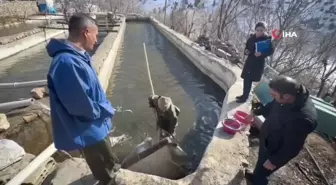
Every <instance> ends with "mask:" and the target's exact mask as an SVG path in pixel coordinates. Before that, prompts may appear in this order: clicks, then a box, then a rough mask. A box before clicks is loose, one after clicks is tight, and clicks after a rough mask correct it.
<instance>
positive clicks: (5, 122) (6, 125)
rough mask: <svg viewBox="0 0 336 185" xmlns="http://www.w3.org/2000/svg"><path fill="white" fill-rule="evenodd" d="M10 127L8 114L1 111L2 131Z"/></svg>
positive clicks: (0, 127)
mask: <svg viewBox="0 0 336 185" xmlns="http://www.w3.org/2000/svg"><path fill="white" fill-rule="evenodd" d="M9 127H10V124H9V122H8V120H7V116H6V115H5V114H3V113H0V132H2V131H5V130H7V129H8V128H9Z"/></svg>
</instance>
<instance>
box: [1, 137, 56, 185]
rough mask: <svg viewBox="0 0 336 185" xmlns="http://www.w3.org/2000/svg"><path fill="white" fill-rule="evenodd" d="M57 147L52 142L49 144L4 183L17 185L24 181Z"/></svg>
mask: <svg viewBox="0 0 336 185" xmlns="http://www.w3.org/2000/svg"><path fill="white" fill-rule="evenodd" d="M56 151H57V149H56V148H55V146H54V143H52V144H51V145H49V147H48V148H47V149H45V150H44V151H43V152H42V153H40V154H39V155H38V156H37V157H36V158H35V159H34V160H33V161H32V162H30V163H29V164H28V165H27V166H26V167H25V168H24V169H23V170H22V171H20V172H19V173H18V174H17V175H16V176H15V177H14V178H12V179H11V180H10V181H9V182H8V183H7V184H6V185H18V184H21V183H23V182H24V180H26V179H27V178H28V177H29V176H30V175H31V174H32V173H34V172H35V171H36V170H37V169H38V168H40V167H41V165H42V164H43V163H44V162H45V161H46V160H47V159H49V157H51V156H52V155H53V154H54V153H55V152H56Z"/></svg>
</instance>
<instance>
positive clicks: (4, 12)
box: [0, 1, 38, 20]
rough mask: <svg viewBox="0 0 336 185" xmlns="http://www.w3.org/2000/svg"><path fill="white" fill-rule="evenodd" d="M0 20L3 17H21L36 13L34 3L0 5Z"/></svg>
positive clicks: (13, 2) (11, 2)
mask: <svg viewBox="0 0 336 185" xmlns="http://www.w3.org/2000/svg"><path fill="white" fill-rule="evenodd" d="M0 12H1V14H0V20H1V18H3V17H23V16H28V15H32V14H36V13H37V12H38V9H37V6H36V1H8V2H2V3H0Z"/></svg>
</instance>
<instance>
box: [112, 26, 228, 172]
mask: <svg viewBox="0 0 336 185" xmlns="http://www.w3.org/2000/svg"><path fill="white" fill-rule="evenodd" d="M143 42H145V43H146V47H147V53H148V60H149V65H150V70H151V75H152V80H153V85H154V90H155V93H156V94H159V95H163V96H169V97H171V98H172V100H173V102H174V103H175V104H176V105H177V106H178V107H179V108H180V109H181V115H180V117H179V125H178V128H177V131H176V132H177V133H176V134H177V139H178V140H180V142H181V146H182V147H183V148H184V149H185V151H186V152H187V153H188V154H189V156H190V157H191V158H190V161H191V160H194V161H193V163H192V169H195V168H196V167H197V165H198V162H199V161H200V159H201V157H202V155H203V152H204V150H205V148H206V146H207V145H208V143H209V141H210V139H211V137H212V133H213V130H214V128H215V127H216V125H217V120H218V117H219V114H220V110H221V104H222V102H223V98H224V96H225V92H224V91H223V90H222V89H221V88H220V87H219V86H218V85H217V84H215V83H214V82H213V81H212V80H211V79H209V78H208V77H207V76H205V75H204V74H203V73H202V72H200V71H199V70H198V69H197V68H196V67H195V66H194V65H193V64H192V63H191V62H190V61H189V60H188V59H187V58H186V57H185V56H184V55H183V54H182V53H180V52H179V51H178V49H177V48H175V47H174V46H173V45H172V44H171V43H170V42H169V41H168V40H167V39H166V38H164V36H163V35H161V34H160V33H159V32H158V31H157V30H156V29H155V28H154V27H153V26H152V25H150V24H145V23H128V24H127V29H126V33H125V41H124V45H123V47H122V48H121V49H120V52H119V56H118V57H119V58H118V62H116V64H115V67H114V69H113V73H112V77H111V80H110V84H109V87H108V90H107V94H108V97H109V98H110V100H111V102H112V104H113V105H114V106H115V107H116V106H122V107H123V109H131V110H132V111H133V114H131V113H128V112H123V113H117V114H116V115H115V117H114V119H113V121H114V126H115V127H116V131H115V135H120V134H121V133H125V134H127V135H130V136H132V138H133V139H132V141H131V143H130V146H129V145H127V146H122V147H118V148H116V149H115V150H114V151H115V152H116V153H117V156H118V157H119V159H120V160H121V159H122V158H123V157H125V155H127V153H128V152H129V151H130V149H131V148H132V147H134V145H136V144H138V143H140V142H142V141H143V139H145V137H146V136H147V135H149V136H151V137H153V138H156V134H155V133H156V124H155V117H154V114H153V112H152V110H151V109H150V108H149V107H148V101H147V99H148V96H149V95H150V94H151V90H150V85H149V80H148V76H147V71H146V63H145V58H144V51H143V45H142V43H143Z"/></svg>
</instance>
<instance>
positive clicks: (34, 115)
mask: <svg viewBox="0 0 336 185" xmlns="http://www.w3.org/2000/svg"><path fill="white" fill-rule="evenodd" d="M41 114H42V112H40V113H31V114H28V115H25V116H23V117H22V119H23V120H24V121H25V122H26V123H30V122H32V121H34V120H36V119H37V118H38V117H39V116H40V115H41Z"/></svg>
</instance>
